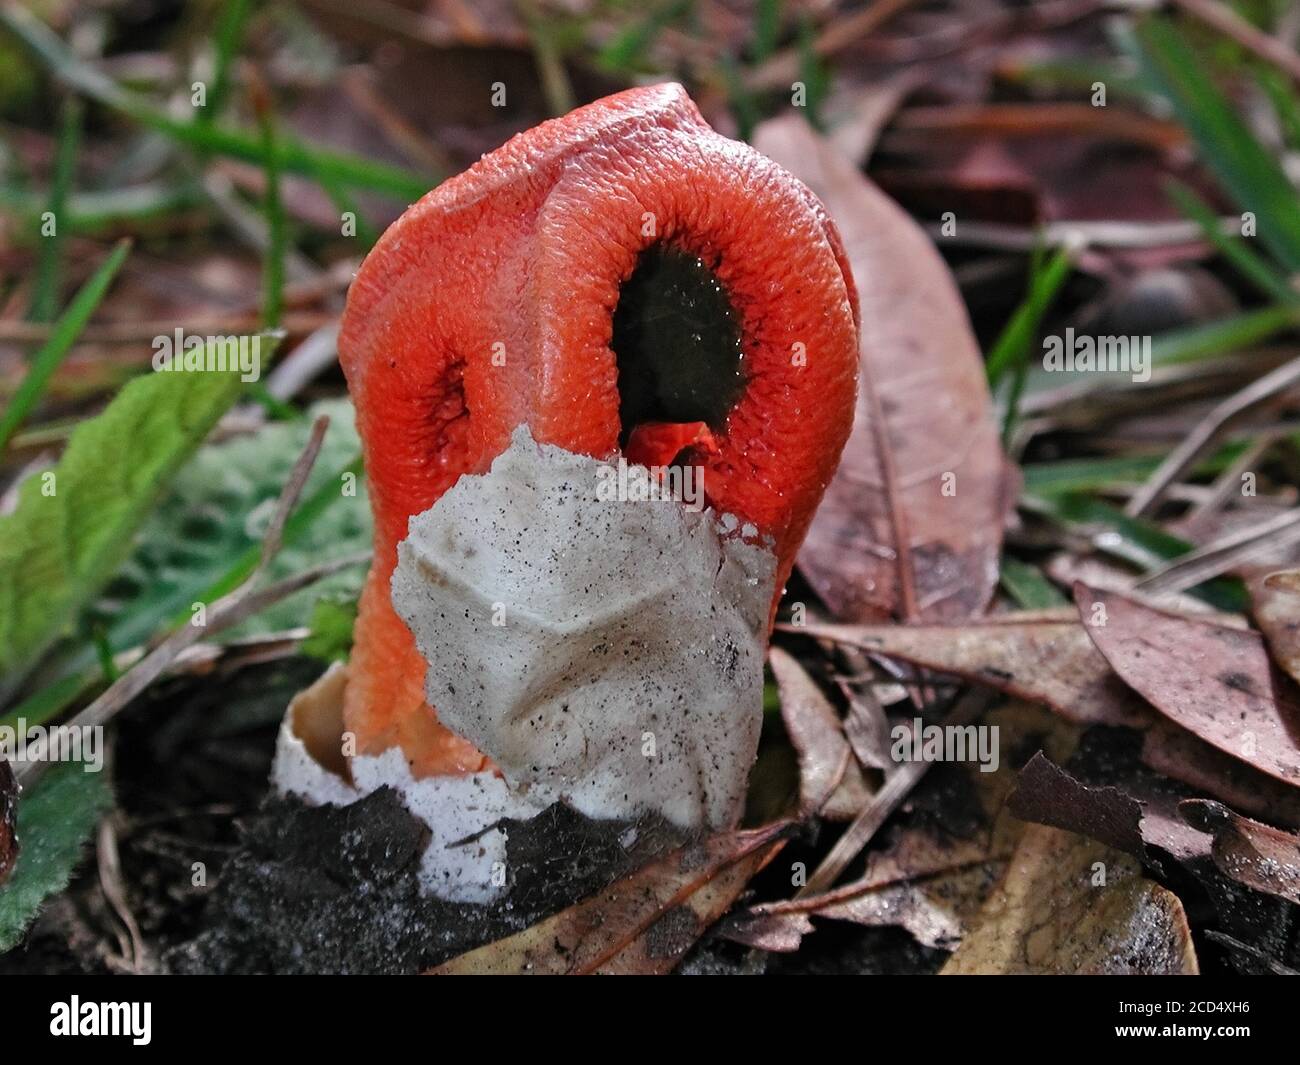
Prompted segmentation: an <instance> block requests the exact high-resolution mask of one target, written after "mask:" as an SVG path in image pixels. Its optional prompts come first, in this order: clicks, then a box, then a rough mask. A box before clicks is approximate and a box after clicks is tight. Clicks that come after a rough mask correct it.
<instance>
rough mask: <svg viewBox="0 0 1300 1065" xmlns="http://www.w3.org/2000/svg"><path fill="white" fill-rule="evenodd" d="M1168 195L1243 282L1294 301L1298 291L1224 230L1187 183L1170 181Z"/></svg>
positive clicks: (1238, 238) (1250, 249) (1240, 240)
mask: <svg viewBox="0 0 1300 1065" xmlns="http://www.w3.org/2000/svg"><path fill="white" fill-rule="evenodd" d="M1169 195H1170V197H1171V198H1172V199H1173V201H1174V202H1175V203H1176V204H1177V205H1178V209H1179V210H1180V211H1182V212H1183V214H1185V215H1187V217H1188V218H1190V219H1191V220H1192V221H1193V222H1195V223H1196V224H1197V225H1198V226H1200V227H1201V231H1202V232H1203V233H1204V234H1205V236H1206V239H1207V240H1209V241H1210V243H1211V244H1213V245H1214V246H1215V247H1216V248H1218V250H1219V252H1220V253H1221V254H1222V255H1223V257H1224V258H1225V259H1227V260H1228V262H1229V263H1231V264H1232V266H1233V267H1234V268H1235V269H1236V271H1237V273H1239V274H1240V275H1241V276H1242V277H1243V278H1244V279H1245V280H1246V281H1248V282H1250V283H1251V284H1252V285H1254V286H1255V288H1257V289H1258V290H1259V291H1260V292H1261V293H1263V294H1264V295H1265V296H1268V297H1269V298H1271V299H1274V300H1277V301H1278V302H1279V303H1285V302H1287V301H1294V300H1296V298H1297V294H1296V292H1295V290H1294V289H1292V288H1291V286H1290V285H1289V284H1287V280H1286V277H1285V276H1284V275H1283V274H1282V273H1281V272H1280V271H1278V270H1277V269H1276V268H1275V267H1274V266H1272V265H1271V264H1270V263H1269V262H1268V261H1267V260H1266V259H1265V258H1264V257H1263V256H1262V255H1260V254H1259V253H1258V252H1256V251H1255V249H1253V248H1251V247H1250V246H1249V245H1248V244H1247V243H1246V242H1245V241H1244V240H1243V239H1242V238H1240V237H1236V236H1229V235H1228V234H1227V233H1225V232H1224V231H1223V227H1222V225H1220V222H1219V216H1218V215H1216V214H1215V213H1214V211H1213V210H1211V208H1210V205H1209V204H1207V203H1206V202H1205V201H1204V200H1202V199H1201V198H1200V197H1199V196H1197V195H1196V193H1195V192H1193V191H1192V190H1191V189H1190V188H1189V187H1188V186H1186V185H1184V184H1183V183H1182V182H1181V181H1172V182H1170V183H1169Z"/></svg>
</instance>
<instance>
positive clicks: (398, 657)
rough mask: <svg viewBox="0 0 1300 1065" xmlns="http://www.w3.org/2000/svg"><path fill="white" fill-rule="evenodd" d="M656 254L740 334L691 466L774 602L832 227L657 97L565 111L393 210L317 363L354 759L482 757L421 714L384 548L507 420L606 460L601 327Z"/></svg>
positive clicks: (684, 106)
mask: <svg viewBox="0 0 1300 1065" xmlns="http://www.w3.org/2000/svg"><path fill="white" fill-rule="evenodd" d="M659 242H669V243H672V244H674V245H676V246H678V247H681V248H683V249H686V250H688V251H690V252H693V253H694V254H696V255H699V256H700V257H701V258H702V259H703V260H704V261H705V262H707V263H709V264H710V265H711V266H712V267H713V269H714V272H715V274H716V275H717V277H718V278H719V280H720V281H721V282H722V284H723V285H724V286H725V288H726V290H727V293H728V296H729V298H730V300H731V303H732V305H733V307H734V308H735V310H736V312H737V313H738V315H739V317H740V321H741V331H742V347H743V350H744V356H745V360H746V374H747V385H746V388H745V391H744V393H743V395H742V396H741V398H740V400H739V401H738V402H737V404H736V405H735V407H734V408H733V409H732V411H731V414H730V417H729V419H728V422H727V425H726V428H725V431H723V432H721V433H716V434H715V440H716V445H717V448H716V451H708V450H706V449H701V450H700V453H699V454H698V456H697V457H696V458H695V461H697V462H698V463H699V464H700V465H702V466H703V467H704V471H705V472H704V489H705V494H706V497H707V499H708V501H709V503H710V504H711V505H712V506H713V507H715V508H716V509H717V510H718V511H719V512H730V513H732V514H735V515H737V516H738V517H740V518H742V519H743V520H745V521H749V522H752V523H754V524H755V525H757V526H758V527H759V529H761V530H762V531H763V532H764V533H765V534H767V535H769V536H771V537H772V538H773V540H774V541H775V544H776V551H777V557H778V560H779V563H780V569H779V572H778V589H779V588H780V587H781V585H782V584H783V583H784V581H785V578H786V577H787V576H788V575H789V572H790V568H791V566H792V565H793V562H794V555H795V551H796V550H797V548H798V546H799V543H800V541H801V540H802V539H803V536H804V533H805V532H806V531H807V528H808V524H809V522H810V521H811V518H812V514H813V511H814V510H815V509H816V506H817V503H818V501H819V500H820V498H821V495H822V492H823V491H824V489H825V487H826V485H827V483H828V482H829V481H830V478H831V475H832V474H833V472H834V470H835V466H836V464H837V462H838V460H839V455H840V451H841V449H842V447H843V445H844V442H845V440H846V439H847V437H848V433H849V429H850V426H851V424H852V420H853V412H854V400H855V382H856V374H857V361H858V359H857V326H856V314H857V311H856V306H857V304H856V295H855V293H854V288H853V282H852V279H851V276H850V274H849V271H848V266H847V263H846V261H845V258H844V254H843V249H842V247H841V245H840V240H839V236H838V235H837V234H836V232H835V230H834V227H833V226H832V225H831V223H830V221H829V220H828V218H827V217H826V214H825V212H824V211H823V210H822V208H821V206H820V204H819V203H818V202H817V200H816V198H815V197H814V196H813V195H812V194H811V193H810V192H809V191H808V190H807V189H806V188H805V187H804V186H803V185H801V184H800V183H799V182H798V181H796V180H795V179H794V178H793V177H791V176H790V175H789V174H787V173H786V172H785V171H783V170H781V169H780V168H779V167H777V166H776V165H775V164H774V163H772V162H771V161H770V160H768V159H766V158H764V157H763V156H761V155H759V154H758V153H756V152H755V151H753V150H752V149H751V148H749V147H748V146H746V145H743V144H739V143H737V142H734V141H731V140H728V139H726V138H724V137H721V136H719V135H718V134H716V133H714V132H713V130H711V129H710V128H709V127H708V125H707V124H706V123H705V122H704V120H703V119H702V118H701V117H700V114H699V112H698V111H697V110H696V108H695V105H694V104H693V103H692V102H691V101H690V99H689V97H688V96H687V95H686V93H685V91H684V90H683V89H682V88H681V87H680V86H677V85H658V86H653V87H650V88H643V89H632V90H629V91H627V92H623V93H618V94H617V95H614V96H610V97H607V98H605V99H603V100H599V101H597V102H596V103H593V104H590V105H588V106H586V107H582V108H579V109H578V110H576V111H574V112H572V113H571V114H569V115H566V116H565V117H564V118H561V119H557V120H555V121H552V122H546V123H544V124H542V125H540V126H538V127H536V128H535V129H532V130H529V131H528V132H527V133H524V134H521V135H520V136H517V137H515V138H514V139H512V140H511V141H509V142H508V143H507V144H505V145H504V146H502V147H501V148H500V149H498V150H497V151H495V152H493V153H491V154H490V155H488V156H485V157H484V158H483V159H482V160H481V161H480V162H479V163H477V164H476V165H475V166H473V167H471V168H470V169H469V170H467V171H466V172H465V173H463V174H461V175H459V176H458V177H455V178H453V179H451V180H450V181H447V182H446V183H444V184H443V185H441V186H439V187H438V188H436V189H434V190H433V191H432V192H430V193H429V194H428V195H427V196H425V197H424V198H423V199H422V200H420V202H419V203H417V204H415V205H414V206H413V207H411V208H410V210H408V211H407V212H406V213H405V214H404V215H403V216H402V217H401V218H400V219H398V221H397V222H396V223H394V224H393V226H392V227H391V228H390V229H389V230H388V231H387V232H386V233H385V234H384V236H383V238H382V239H381V240H380V241H379V243H378V244H377V245H376V247H375V249H374V250H373V251H372V252H371V254H370V255H369V256H368V257H367V259H366V261H365V263H364V264H363V265H362V267H361V270H360V271H359V273H358V275H357V278H356V281H355V282H354V283H353V286H352V289H351V292H350V294H349V297H348V306H347V312H346V314H345V316H344V319H343V330H342V334H341V336H340V341H339V351H340V360H341V362H342V364H343V369H344V372H345V373H346V375H347V378H348V386H349V388H350V390H351V392H352V395H353V399H354V401H355V404H356V408H357V418H358V427H359V429H360V432H361V437H362V441H363V444H364V448H365V456H366V468H367V474H368V478H369V489H370V493H371V504H372V507H373V509H374V515H375V561H374V565H373V568H372V570H371V573H370V577H369V581H368V583H367V586H366V589H365V592H364V594H363V596H362V600H361V614H360V617H359V619H358V623H357V631H356V645H355V648H354V651H353V663H352V671H351V673H352V680H351V683H350V685H349V690H348V694H347V701H346V705H345V723H346V726H347V728H348V729H349V730H350V731H352V732H353V733H355V735H356V737H357V742H358V750H359V752H360V753H376V752H378V751H381V750H384V749H387V748H388V747H391V746H393V745H400V746H401V747H402V748H403V749H404V751H405V753H406V755H407V758H408V760H409V761H410V762H411V765H412V767H413V769H414V771H415V772H416V773H417V775H428V774H433V773H446V772H472V771H475V770H478V769H481V768H483V767H484V766H485V765H486V762H485V760H484V758H483V756H482V755H480V754H479V753H478V752H477V751H476V750H474V749H473V747H471V746H470V745H469V744H468V743H466V742H465V741H464V740H462V739H461V738H460V737H458V736H456V735H454V734H453V733H451V732H450V731H449V730H447V729H444V728H443V727H442V726H440V725H439V724H438V723H437V719H436V716H435V714H434V713H433V711H432V710H431V709H430V708H428V707H427V706H426V705H425V702H424V697H423V690H422V689H423V677H424V663H423V661H422V660H421V659H420V657H419V654H418V653H417V651H416V649H415V646H414V642H413V640H412V638H411V635H410V633H409V632H408V630H407V629H406V626H405V625H404V624H403V623H402V621H401V620H400V619H399V618H398V617H397V615H396V614H395V613H394V612H393V609H392V606H391V604H390V602H389V581H390V578H391V576H392V571H393V567H394V565H395V563H396V553H397V543H398V542H399V541H400V540H401V539H403V538H404V537H405V536H406V532H407V521H408V519H409V518H410V517H411V515H413V514H417V513H419V512H421V511H423V510H426V509H428V507H430V506H431V505H432V504H433V503H434V502H435V501H436V500H437V499H438V497H439V496H441V495H442V493H443V492H445V491H446V490H447V489H448V488H450V487H451V485H452V484H453V483H455V481H456V479H457V478H458V477H459V476H460V475H461V474H462V473H467V472H470V473H482V472H485V471H486V470H487V469H488V467H489V466H490V465H491V463H492V459H493V458H494V457H496V456H497V455H498V454H500V453H501V452H502V451H503V450H505V448H506V447H507V446H508V444H509V438H510V434H511V432H512V431H513V430H514V429H515V428H516V427H517V426H519V425H520V424H523V423H527V424H528V425H529V426H530V428H531V430H532V433H533V436H534V437H535V438H536V439H538V440H539V441H542V442H544V443H550V444H555V445H558V446H560V447H564V448H566V449H568V450H570V451H574V452H578V453H583V454H589V455H593V456H597V457H604V456H611V455H613V454H615V453H616V451H617V448H618V439H619V428H620V426H619V397H618V368H617V364H616V360H615V356H614V353H613V351H612V350H611V349H610V346H609V342H610V337H611V330H612V316H613V312H614V308H615V306H616V304H617V302H618V297H619V290H620V286H621V285H622V283H623V282H624V281H625V280H626V279H627V278H628V276H629V275H630V274H631V273H632V270H633V268H634V267H635V265H636V262H637V257H638V255H639V254H640V253H641V252H642V251H643V250H645V249H646V248H647V247H649V246H650V245H652V244H655V243H659ZM798 345H802V348H799V347H798ZM778 594H779V591H778Z"/></svg>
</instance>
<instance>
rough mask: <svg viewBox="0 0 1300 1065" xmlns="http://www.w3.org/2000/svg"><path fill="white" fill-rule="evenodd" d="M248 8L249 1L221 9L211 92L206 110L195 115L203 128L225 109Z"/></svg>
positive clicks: (230, 3) (240, 0)
mask: <svg viewBox="0 0 1300 1065" xmlns="http://www.w3.org/2000/svg"><path fill="white" fill-rule="evenodd" d="M250 6H251V5H250V4H249V0H227V2H226V4H225V6H224V7H223V8H222V9H221V20H220V22H219V23H218V24H217V32H216V39H215V42H214V43H215V46H216V54H215V56H214V57H213V68H212V89H211V91H210V92H209V93H208V98H207V106H206V107H205V108H204V109H203V110H202V111H200V112H199V115H198V121H199V122H200V123H202V124H204V125H211V123H212V122H214V121H215V120H216V119H217V117H218V116H219V115H220V114H221V111H222V108H224V107H225V103H226V96H227V95H228V94H229V92H230V67H231V64H232V63H233V61H234V58H235V55H236V54H237V53H238V51H239V42H240V41H241V40H242V38H243V36H244V24H245V23H246V22H247V21H248V13H249V8H250Z"/></svg>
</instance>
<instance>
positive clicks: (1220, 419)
mask: <svg viewBox="0 0 1300 1065" xmlns="http://www.w3.org/2000/svg"><path fill="white" fill-rule="evenodd" d="M1297 381H1300V358H1297V359H1292V360H1291V361H1290V362H1285V363H1283V364H1282V365H1281V366H1279V367H1278V368H1277V369H1276V370H1274V371H1272V373H1268V374H1265V375H1264V376H1263V377H1261V378H1260V379H1259V380H1257V381H1254V382H1252V383H1251V384H1249V385H1247V386H1246V387H1245V388H1243V389H1242V390H1241V391H1240V392H1237V393H1235V394H1234V395H1231V396H1229V397H1228V398H1227V399H1225V400H1224V401H1223V402H1222V403H1220V404H1219V405H1218V406H1216V407H1215V408H1214V409H1213V410H1212V411H1210V413H1209V414H1207V415H1206V416H1205V417H1204V418H1203V419H1201V421H1200V423H1199V424H1198V425H1197V426H1196V428H1194V429H1193V430H1192V431H1191V432H1190V433H1189V434H1188V435H1187V437H1186V438H1185V439H1184V440H1183V441H1182V443H1180V444H1179V445H1178V446H1177V447H1176V448H1174V449H1173V451H1171V452H1170V453H1169V454H1168V455H1167V456H1166V457H1165V460H1164V461H1163V462H1162V463H1160V465H1159V466H1158V467H1157V468H1156V470H1155V472H1153V473H1152V474H1151V477H1150V478H1149V479H1148V481H1147V483H1146V484H1145V485H1143V487H1142V491H1140V492H1138V493H1137V494H1136V495H1135V496H1134V497H1133V498H1132V499H1130V500H1129V501H1128V505H1127V506H1126V507H1125V508H1124V513H1125V514H1127V515H1128V516H1129V517H1130V518H1140V517H1142V516H1144V515H1145V514H1147V513H1149V512H1150V511H1151V510H1152V508H1153V507H1154V506H1155V504H1156V502H1157V500H1159V498H1160V494H1161V493H1162V492H1163V491H1164V490H1165V489H1166V488H1167V487H1169V485H1170V484H1172V483H1173V482H1174V481H1175V480H1176V479H1177V478H1179V477H1180V476H1182V475H1183V473H1185V472H1186V471H1187V470H1188V469H1189V468H1190V467H1191V466H1192V464H1193V463H1194V462H1195V461H1196V460H1197V458H1198V457H1199V456H1200V454H1201V452H1202V451H1204V450H1205V449H1206V448H1207V447H1209V446H1210V444H1212V443H1213V442H1214V440H1215V438H1216V437H1217V436H1218V435H1219V434H1220V433H1221V432H1222V431H1223V429H1224V428H1225V427H1226V426H1227V425H1228V424H1229V423H1230V422H1232V421H1233V420H1235V419H1236V418H1239V417H1240V416H1241V415H1243V414H1245V413H1246V412H1248V411H1249V410H1250V409H1251V408H1253V407H1256V406H1258V405H1259V404H1260V403H1263V402H1264V401H1265V400H1268V399H1271V398H1272V397H1273V396H1275V395H1277V393H1279V392H1281V391H1283V390H1284V389H1286V388H1289V387H1290V386H1291V385H1293V384H1295V383H1296V382H1297Z"/></svg>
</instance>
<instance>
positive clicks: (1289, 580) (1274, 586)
mask: <svg viewBox="0 0 1300 1065" xmlns="http://www.w3.org/2000/svg"><path fill="white" fill-rule="evenodd" d="M1247 584H1248V587H1249V588H1250V597H1251V600H1252V601H1253V602H1254V606H1255V621H1256V622H1258V623H1259V627H1260V628H1261V629H1262V630H1263V632H1264V635H1265V636H1266V637H1268V645H1269V647H1270V648H1271V649H1272V651H1273V657H1274V658H1276V659H1277V663H1278V665H1280V666H1281V667H1282V668H1283V669H1285V670H1286V671H1287V672H1288V673H1289V674H1291V676H1292V677H1293V678H1294V679H1295V680H1297V681H1300V569H1290V570H1278V571H1276V572H1273V573H1261V574H1258V575H1257V576H1253V577H1252V578H1251V579H1250V580H1249V581H1248V582H1247Z"/></svg>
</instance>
